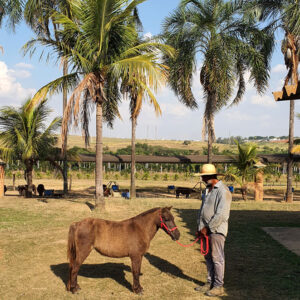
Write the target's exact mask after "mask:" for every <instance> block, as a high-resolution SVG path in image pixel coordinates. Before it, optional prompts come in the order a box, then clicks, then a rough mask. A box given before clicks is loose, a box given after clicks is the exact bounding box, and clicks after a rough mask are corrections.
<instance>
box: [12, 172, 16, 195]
mask: <svg viewBox="0 0 300 300" xmlns="http://www.w3.org/2000/svg"><path fill="white" fill-rule="evenodd" d="M15 190H16V174H15V173H13V191H15Z"/></svg>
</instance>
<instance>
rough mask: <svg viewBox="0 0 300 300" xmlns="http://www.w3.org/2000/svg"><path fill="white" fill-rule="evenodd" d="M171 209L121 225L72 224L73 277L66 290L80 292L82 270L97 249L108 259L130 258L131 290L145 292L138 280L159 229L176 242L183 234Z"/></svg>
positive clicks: (157, 210)
mask: <svg viewBox="0 0 300 300" xmlns="http://www.w3.org/2000/svg"><path fill="white" fill-rule="evenodd" d="M171 208H172V207H164V208H160V207H157V208H153V209H150V210H148V211H146V212H143V213H141V214H140V215H137V216H135V217H133V218H131V219H128V220H124V221H119V222H115V221H107V220H102V219H94V218H87V219H84V220H82V221H80V222H76V223H73V224H71V226H70V229H69V238H68V259H69V262H70V264H69V272H70V273H69V274H70V277H69V281H68V284H67V290H68V291H71V292H72V293H75V292H76V291H78V290H79V289H80V287H79V285H78V283H77V274H78V271H79V268H80V266H81V264H82V263H83V262H84V260H85V259H86V258H87V257H88V255H89V254H90V252H91V251H92V249H93V248H94V249H95V250H96V251H97V252H99V253H100V254H102V255H105V256H109V257H115V258H117V257H126V256H129V257H130V259H131V264H132V275H133V287H132V289H133V291H134V292H135V293H137V294H140V293H142V292H143V288H142V287H141V285H140V280H139V276H140V271H141V263H142V258H143V256H144V254H145V253H146V252H147V250H148V248H149V246H150V241H151V240H152V239H153V237H154V236H155V234H156V232H157V231H158V229H159V228H162V229H163V230H164V231H165V232H166V233H168V234H169V235H170V236H171V238H172V239H173V240H178V239H179V236H180V233H179V230H178V229H177V227H176V225H175V222H174V217H173V215H172V214H171V212H170V209H171Z"/></svg>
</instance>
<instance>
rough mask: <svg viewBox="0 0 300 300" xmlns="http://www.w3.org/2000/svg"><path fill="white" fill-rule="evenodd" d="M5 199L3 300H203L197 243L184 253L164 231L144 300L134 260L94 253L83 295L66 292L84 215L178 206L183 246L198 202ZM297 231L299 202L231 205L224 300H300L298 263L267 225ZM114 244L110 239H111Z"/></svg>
mask: <svg viewBox="0 0 300 300" xmlns="http://www.w3.org/2000/svg"><path fill="white" fill-rule="evenodd" d="M87 200H88V201H90V202H93V199H92V198H86V195H85V197H82V198H80V196H77V197H74V196H72V197H71V198H69V199H49V200H48V203H41V202H40V201H37V199H22V198H19V197H11V196H10V197H5V198H4V199H2V200H0V236H1V238H0V269H1V272H0V299H5V300H6V299H147V300H148V299H206V298H205V297H204V296H203V295H201V294H199V293H196V292H194V290H193V289H194V287H195V286H196V284H198V283H201V282H204V281H205V278H206V268H205V264H204V259H203V256H201V254H200V251H199V245H198V244H197V245H196V246H194V247H191V248H182V247H179V246H178V245H177V244H175V243H174V242H172V241H171V239H170V238H169V237H168V236H167V235H166V234H165V233H164V232H162V231H159V232H158V233H157V235H156V236H155V237H154V239H153V241H152V242H151V246H150V249H149V251H148V254H147V255H146V256H145V258H144V259H143V264H142V273H143V276H141V284H142V286H143V287H144V290H145V292H144V296H142V297H139V296H135V295H134V294H133V293H132V292H131V283H132V275H131V271H130V268H131V266H130V260H129V259H128V258H124V259H112V258H107V257H103V256H100V255H99V254H98V253H96V252H95V251H93V252H92V253H91V255H90V256H89V257H88V258H87V260H86V261H85V262H84V264H83V266H82V268H81V270H80V272H79V276H78V280H79V284H80V285H81V288H82V290H81V291H80V293H79V294H78V295H71V294H69V293H67V292H66V291H65V282H66V280H67V277H68V265H67V260H66V243H67V232H68V228H69V225H70V223H71V222H73V221H78V220H81V219H83V218H85V217H101V218H105V219H111V220H121V219H126V218H129V217H131V216H134V215H136V214H138V213H140V212H142V211H145V210H147V209H149V208H152V207H156V206H169V205H173V213H174V215H175V221H176V224H177V226H178V227H179V229H180V232H181V239H180V241H181V242H182V243H184V244H188V243H190V242H191V241H192V240H193V239H194V233H195V230H196V216H197V211H198V209H199V206H200V201H199V200H197V199H184V198H180V199H176V198H170V199H168V198H138V199H136V200H130V201H129V200H124V199H121V198H109V199H107V210H106V211H105V212H102V213H101V212H91V211H90V210H89V208H88V207H87V205H86V204H85V202H86V201H87ZM265 226H266V227H276V226H280V227H286V226H291V227H296V226H297V227H300V203H298V202H296V203H294V204H289V205H288V204H286V203H276V202H271V201H266V202H263V203H255V202H246V203H245V202H235V201H234V202H233V203H232V210H231V216H230V226H229V236H228V239H227V242H226V249H225V252H226V274H225V289H226V296H224V297H222V299H228V300H229V299H230V300H231V299H236V300H241V299H247V300H248V299H251V300H252V299H272V300H276V299H280V300H281V299H283V300H285V299H286V300H296V299H299V295H300V286H299V284H298V282H299V275H300V274H299V270H300V257H298V256H297V255H296V254H294V253H292V252H290V251H289V250H287V249H286V248H284V247H283V246H282V245H281V244H279V243H278V242H276V241H275V240H273V239H272V238H271V237H270V236H269V235H267V234H266V233H265V232H264V231H263V230H262V229H261V228H262V227H265ZM112 238H113V237H112Z"/></svg>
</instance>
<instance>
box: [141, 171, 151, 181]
mask: <svg viewBox="0 0 300 300" xmlns="http://www.w3.org/2000/svg"><path fill="white" fill-rule="evenodd" d="M149 178H150V175H149V172H145V173H144V175H143V176H142V180H149Z"/></svg>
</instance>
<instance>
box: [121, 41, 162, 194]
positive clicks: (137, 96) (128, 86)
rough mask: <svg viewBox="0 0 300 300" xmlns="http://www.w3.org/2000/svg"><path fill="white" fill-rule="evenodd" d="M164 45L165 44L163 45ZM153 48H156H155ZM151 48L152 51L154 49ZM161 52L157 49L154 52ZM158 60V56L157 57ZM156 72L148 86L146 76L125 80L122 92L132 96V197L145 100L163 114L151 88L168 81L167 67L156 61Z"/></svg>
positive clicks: (134, 191) (158, 112)
mask: <svg viewBox="0 0 300 300" xmlns="http://www.w3.org/2000/svg"><path fill="white" fill-rule="evenodd" d="M157 45H158V44H157ZM161 46H162V47H164V45H161ZM153 50H155V49H154V48H153ZM153 50H152V49H150V51H153ZM155 53H156V54H157V53H159V52H158V51H157V49H156V50H155V51H154V52H153V54H155ZM157 60H158V57H157ZM154 67H155V69H156V70H155V72H156V74H157V76H155V78H154V81H151V82H149V84H150V86H147V82H148V80H147V79H146V77H142V78H140V79H139V80H138V79H137V78H135V77H133V78H132V80H131V81H129V80H126V79H125V80H124V82H123V87H122V92H123V93H125V94H127V95H128V96H129V98H130V119H131V181H130V182H131V184H130V197H131V198H135V197H136V187H135V140H136V126H137V119H138V116H139V114H140V112H141V109H142V104H143V100H145V98H148V99H149V100H150V103H151V104H152V105H153V107H154V110H155V113H156V114H157V115H160V114H161V109H160V107H159V104H158V102H157V100H156V98H155V96H154V94H153V93H152V91H151V88H152V89H154V91H157V88H158V87H159V85H160V84H162V83H164V82H165V81H166V77H167V67H166V66H164V65H162V64H159V63H156V64H155V65H154Z"/></svg>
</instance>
